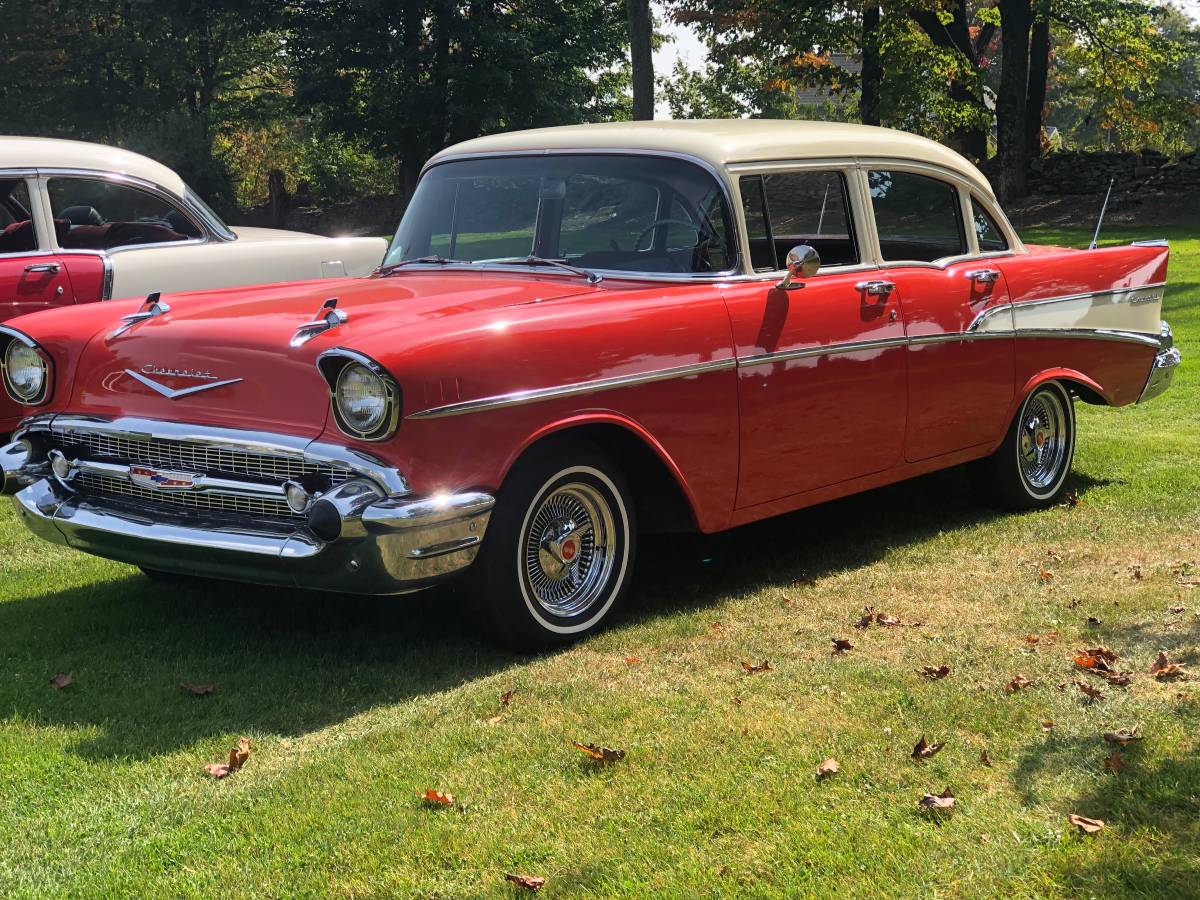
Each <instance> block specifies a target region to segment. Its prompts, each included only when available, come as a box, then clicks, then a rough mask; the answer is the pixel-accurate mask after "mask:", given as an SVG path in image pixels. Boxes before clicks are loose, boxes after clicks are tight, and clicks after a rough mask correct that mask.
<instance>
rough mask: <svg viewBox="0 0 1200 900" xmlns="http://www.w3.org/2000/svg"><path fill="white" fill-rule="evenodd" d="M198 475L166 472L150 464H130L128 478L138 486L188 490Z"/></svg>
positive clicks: (166, 489)
mask: <svg viewBox="0 0 1200 900" xmlns="http://www.w3.org/2000/svg"><path fill="white" fill-rule="evenodd" d="M199 477H200V476H199V475H195V474H192V473H190V472H168V471H165V470H163V469H152V468H150V466H130V467H129V480H130V481H132V482H133V483H134V484H136V485H137V486H138V487H144V488H153V489H157V490H164V491H190V490H191V489H192V488H194V487H195V486H196V479H197V478H199Z"/></svg>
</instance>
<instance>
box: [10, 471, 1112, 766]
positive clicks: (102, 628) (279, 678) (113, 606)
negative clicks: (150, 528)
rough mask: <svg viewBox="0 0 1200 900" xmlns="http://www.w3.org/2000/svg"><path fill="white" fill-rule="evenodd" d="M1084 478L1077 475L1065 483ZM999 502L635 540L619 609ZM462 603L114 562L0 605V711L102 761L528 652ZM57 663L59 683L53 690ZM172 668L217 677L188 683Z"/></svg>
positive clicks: (901, 508)
mask: <svg viewBox="0 0 1200 900" xmlns="http://www.w3.org/2000/svg"><path fill="white" fill-rule="evenodd" d="M1095 484H1097V482H1094V481H1090V480H1088V479H1086V478H1085V477H1082V476H1075V481H1074V483H1073V485H1072V489H1073V490H1076V491H1080V492H1083V491H1085V490H1086V489H1087V488H1088V487H1090V486H1093V485H1095ZM997 515H999V514H998V513H997V512H995V511H994V510H990V509H988V508H987V507H984V506H981V505H978V504H976V503H974V502H972V500H971V499H970V496H969V491H968V489H967V485H966V481H965V479H964V478H963V476H962V474H961V472H958V471H953V470H952V471H948V472H942V473H937V474H934V475H929V476H925V477H923V478H921V479H918V480H915V481H912V482H908V483H905V484H901V485H895V486H892V487H889V488H883V489H880V490H876V491H871V492H869V493H867V494H862V495H859V496H856V497H851V498H847V499H845V500H840V501H837V502H834V503H828V504H824V505H822V506H820V507H814V508H812V509H808V510H804V511H801V512H798V513H794V514H791V515H788V516H784V517H781V518H777V519H774V520H772V521H769V522H763V523H758V524H755V525H750V526H746V527H744V528H740V529H736V530H733V531H730V532H726V533H724V534H720V535H712V536H687V537H674V538H671V537H654V538H650V539H649V540H647V542H646V545H645V548H644V550H643V552H642V555H641V558H640V561H639V566H638V568H639V573H640V574H639V575H638V577H637V580H636V581H635V584H634V586H633V593H634V603H633V604H631V605H632V606H633V612H631V613H626V614H625V615H624V616H623V617H622V619H623V621H624V623H630V622H636V621H638V620H639V619H645V618H647V617H657V616H667V615H670V614H672V612H674V611H678V610H686V609H694V608H696V607H697V606H698V605H704V604H706V603H715V602H719V601H720V600H721V599H722V598H723V597H724V596H725V595H726V594H728V593H729V592H747V591H755V590H759V589H762V588H764V587H769V586H772V585H779V586H787V585H790V584H792V583H793V582H794V581H796V580H798V579H804V578H816V577H822V576H826V575H829V574H833V573H836V572H839V571H843V570H846V569H852V568H855V567H857V566H862V565H866V564H868V563H870V562H872V561H874V560H876V559H878V558H880V557H881V556H882V555H884V554H886V553H887V552H888V551H889V550H891V549H892V548H894V547H897V546H903V545H906V544H910V543H913V542H916V541H920V540H922V539H924V538H926V537H928V536H930V535H933V534H936V533H938V532H940V531H945V530H948V529H955V528H963V527H970V526H972V525H975V524H978V523H980V522H984V521H987V520H989V519H992V518H994V517H995V516H997ZM63 559H64V561H65V564H66V565H68V566H69V565H71V564H73V561H74V560H79V559H82V558H81V557H78V556H75V555H70V556H66V557H63ZM468 615H469V614H468V612H467V607H466V606H465V605H464V604H463V603H462V601H461V600H460V599H459V598H458V597H456V596H455V595H454V594H453V593H452V592H451V591H449V590H447V589H435V590H431V591H426V592H423V593H419V594H414V595H411V596H402V597H394V598H372V597H356V596H348V595H339V594H321V593H311V592H304V591H290V590H285V589H274V588H262V587H254V586H247V585H238V584H230V583H222V582H216V581H210V582H194V583H188V582H186V581H185V582H181V583H159V582H152V581H150V580H148V579H146V578H144V577H143V576H141V575H138V574H129V575H126V576H123V577H117V578H114V579H111V580H109V581H102V582H93V583H89V584H87V585H86V586H83V587H78V588H72V589H66V590H57V591H49V592H47V593H43V594H39V595H34V596H29V597H27V598H24V599H17V600H12V601H9V602H6V603H0V634H3V635H5V639H6V642H7V646H9V647H12V648H16V649H15V650H14V651H13V652H10V653H6V654H4V655H3V656H0V709H3V710H6V711H8V713H9V714H10V715H16V716H18V717H20V718H21V719H23V720H25V721H28V722H30V723H33V724H35V725H38V726H68V727H71V728H83V729H85V730H86V732H87V733H86V734H85V736H84V737H82V738H81V739H80V740H79V742H78V743H77V744H75V745H74V747H73V749H74V750H75V751H76V752H77V753H79V754H80V755H81V756H84V757H86V758H93V759H104V760H111V759H130V760H137V759H146V758H149V757H152V756H154V755H158V754H161V753H168V752H173V751H176V750H178V749H180V748H183V747H188V746H191V745H193V744H194V743H195V742H197V741H199V740H203V739H205V738H209V737H212V736H216V735H228V734H233V733H241V732H253V731H256V730H257V731H260V732H267V733H272V734H278V735H282V736H298V735H302V734H305V733H308V732H311V731H314V730H317V729H320V728H324V727H328V726H330V725H332V724H336V723H338V722H341V721H343V720H345V719H347V718H349V717H351V716H354V715H356V714H359V713H362V712H365V711H367V710H369V709H371V708H373V707H376V706H380V705H385V704H395V703H402V702H404V701H406V700H410V699H413V698H417V697H427V696H431V695H436V694H437V693H439V692H441V691H446V690H449V689H451V688H454V687H457V686H459V685H462V684H466V683H469V682H473V681H477V680H479V679H482V678H486V677H488V676H490V675H493V674H496V673H498V672H501V671H503V670H505V669H507V668H510V667H512V666H516V665H520V664H522V663H523V662H525V661H526V660H527V657H523V656H520V655H517V654H512V653H508V652H505V651H503V650H500V649H497V648H495V647H493V646H491V645H489V644H488V643H487V642H486V640H485V639H484V638H481V637H479V636H478V635H477V634H476V633H475V632H474V631H473V630H471V628H470V627H469V625H468V618H467V617H468ZM618 624H620V623H618ZM58 672H70V673H72V674H73V675H74V684H72V685H71V686H70V687H68V688H66V689H64V690H54V689H52V688H50V687H49V685H48V680H49V678H50V676H52V675H54V674H55V673H58ZM181 684H212V685H214V686H215V688H216V689H215V691H214V692H213V693H212V694H211V695H208V696H203V697H195V696H191V695H190V694H188V693H187V692H186V691H184V690H183V689H181V687H180V685H181Z"/></svg>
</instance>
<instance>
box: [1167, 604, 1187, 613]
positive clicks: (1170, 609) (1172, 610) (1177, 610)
mask: <svg viewBox="0 0 1200 900" xmlns="http://www.w3.org/2000/svg"><path fill="white" fill-rule="evenodd" d="M1167 612H1169V613H1174V614H1175V615H1179V614H1180V613H1182V612H1187V607H1186V606H1168V607H1167Z"/></svg>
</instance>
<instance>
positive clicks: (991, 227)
mask: <svg viewBox="0 0 1200 900" xmlns="http://www.w3.org/2000/svg"><path fill="white" fill-rule="evenodd" d="M971 218H972V219H973V220H974V222H975V237H976V238H977V239H978V241H979V251H980V252H981V253H995V252H997V251H999V250H1007V249H1008V241H1007V239H1005V237H1004V232H1003V231H1001V230H1000V226H999V225H997V224H996V220H995V219H993V218H992V217H991V216H989V215H988V211H987V210H986V209H984V208H983V207H982V206H980V205H979V204H978V203H976V202H975V200H974V198H972V199H971Z"/></svg>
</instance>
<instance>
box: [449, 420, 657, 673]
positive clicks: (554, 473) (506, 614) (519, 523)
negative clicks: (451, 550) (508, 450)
mask: <svg viewBox="0 0 1200 900" xmlns="http://www.w3.org/2000/svg"><path fill="white" fill-rule="evenodd" d="M635 529H636V523H635V521H634V507H633V503H632V500H631V497H630V494H629V488H628V485H627V484H626V482H625V479H624V476H623V475H622V473H621V471H620V469H619V468H618V467H617V466H616V465H615V464H614V463H613V462H612V461H611V460H610V459H609V458H608V457H607V456H605V455H604V454H603V453H601V452H600V451H599V450H598V449H597V448H595V447H593V446H592V445H590V444H587V443H583V442H574V441H572V442H569V443H568V442H561V443H556V444H554V445H553V447H551V448H547V449H546V450H545V451H541V452H536V453H535V454H534V455H533V456H531V457H529V458H528V459H525V460H522V461H521V462H519V463H518V464H517V466H516V467H514V469H513V471H512V473H511V474H510V475H509V477H508V479H507V480H506V481H505V484H504V487H503V489H502V490H501V492H500V496H499V499H498V501H497V503H496V508H495V511H494V512H493V513H492V518H491V521H490V522H489V524H488V531H487V537H486V539H485V540H484V545H483V548H482V549H481V550H480V555H479V559H478V560H477V561H476V564H475V566H474V568H473V579H472V580H473V584H472V592H473V593H474V594H475V596H476V600H477V602H478V604H479V606H480V607H481V608H482V612H483V614H484V616H485V619H486V623H487V624H488V625H489V626H490V629H489V630H490V631H491V632H492V633H493V634H494V635H495V636H496V637H497V638H499V639H500V640H501V641H502V642H504V643H505V644H507V645H509V646H511V647H514V648H516V649H521V650H532V649H540V648H545V647H552V646H555V645H559V644H565V643H569V642H571V641H574V640H578V639H579V638H582V637H584V636H586V635H589V634H591V633H593V632H595V631H597V630H599V629H600V628H601V627H603V625H604V624H605V623H606V622H608V621H609V620H610V619H611V618H612V615H613V612H614V611H615V610H616V608H617V607H618V605H619V603H620V601H621V600H622V599H623V597H624V595H625V592H626V590H627V589H628V587H629V580H630V576H631V574H632V571H633V558H634V549H635V548H634V544H635V540H634V535H635Z"/></svg>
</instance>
